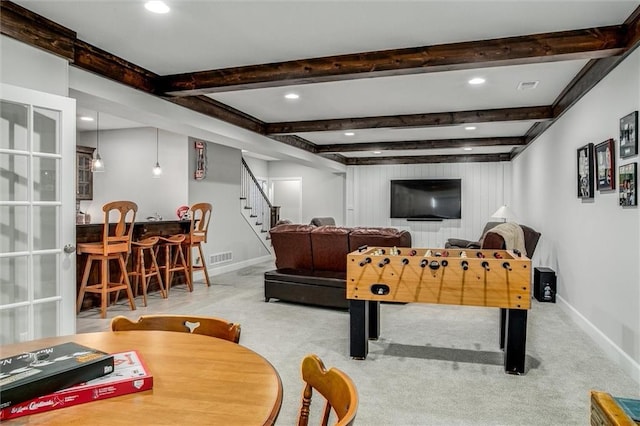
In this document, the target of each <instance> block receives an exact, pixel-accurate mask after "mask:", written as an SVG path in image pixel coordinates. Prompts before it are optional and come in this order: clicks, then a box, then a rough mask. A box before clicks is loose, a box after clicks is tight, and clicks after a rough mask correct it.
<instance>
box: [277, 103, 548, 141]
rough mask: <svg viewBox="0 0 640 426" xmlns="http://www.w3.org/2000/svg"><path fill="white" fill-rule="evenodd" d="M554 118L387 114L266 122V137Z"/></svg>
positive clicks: (522, 111)
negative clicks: (267, 135)
mask: <svg viewBox="0 0 640 426" xmlns="http://www.w3.org/2000/svg"><path fill="white" fill-rule="evenodd" d="M550 118H553V112H552V110H551V107H550V106H537V107H521V108H499V109H487V110H475V111H455V112H436V113H427V114H408V115H387V116H380V117H361V118H336V119H329V120H310V121H293V122H287V123H267V125H266V131H267V134H288V133H289V134H290V133H304V132H329V131H340V130H354V129H384V128H409V127H436V126H454V125H457V124H467V123H488V122H496V121H523V120H547V119H550Z"/></svg>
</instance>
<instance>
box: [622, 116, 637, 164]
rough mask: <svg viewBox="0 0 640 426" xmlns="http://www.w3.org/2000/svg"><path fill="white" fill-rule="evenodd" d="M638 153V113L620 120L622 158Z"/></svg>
mask: <svg viewBox="0 0 640 426" xmlns="http://www.w3.org/2000/svg"><path fill="white" fill-rule="evenodd" d="M637 153H638V111H634V112H632V113H631V114H628V115H625V116H624V117H622V118H621V119H620V158H628V157H632V156H634V155H636V154H637Z"/></svg>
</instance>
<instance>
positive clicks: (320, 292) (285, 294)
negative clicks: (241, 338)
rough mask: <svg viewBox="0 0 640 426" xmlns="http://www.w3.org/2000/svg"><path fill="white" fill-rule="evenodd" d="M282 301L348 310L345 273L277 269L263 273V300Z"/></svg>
mask: <svg viewBox="0 0 640 426" xmlns="http://www.w3.org/2000/svg"><path fill="white" fill-rule="evenodd" d="M271 298H274V299H281V300H284V301H288V302H297V303H304V304H308V305H319V306H327V307H331V308H340V309H348V308H349V301H348V300H347V298H346V273H345V272H334V271H311V270H306V269H276V270H273V271H268V272H265V273H264V300H265V302H268V301H269V299H271Z"/></svg>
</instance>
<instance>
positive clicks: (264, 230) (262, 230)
mask: <svg viewBox="0 0 640 426" xmlns="http://www.w3.org/2000/svg"><path fill="white" fill-rule="evenodd" d="M260 232H263V233H264V232H269V231H267V230H266V229H261V230H260ZM268 239H269V238H267V240H268Z"/></svg>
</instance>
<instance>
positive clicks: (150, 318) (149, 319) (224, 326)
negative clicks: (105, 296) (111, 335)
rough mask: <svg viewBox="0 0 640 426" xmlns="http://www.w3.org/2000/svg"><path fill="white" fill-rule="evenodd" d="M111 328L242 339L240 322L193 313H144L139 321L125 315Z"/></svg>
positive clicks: (236, 341) (116, 319)
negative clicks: (192, 314)
mask: <svg viewBox="0 0 640 426" xmlns="http://www.w3.org/2000/svg"><path fill="white" fill-rule="evenodd" d="M111 330H113V331H129V330H164V331H176V332H181V333H193V334H204V335H207V336H212V337H218V338H221V339H225V340H229V341H231V342H234V343H238V342H239V341H240V324H237V323H232V322H229V321H227V320H225V319H222V318H215V317H201V316H191V315H143V316H141V317H140V318H138V321H135V322H134V321H131V320H130V319H129V318H127V317H124V316H121V315H120V316H117V317H115V318H114V319H113V320H111Z"/></svg>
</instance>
